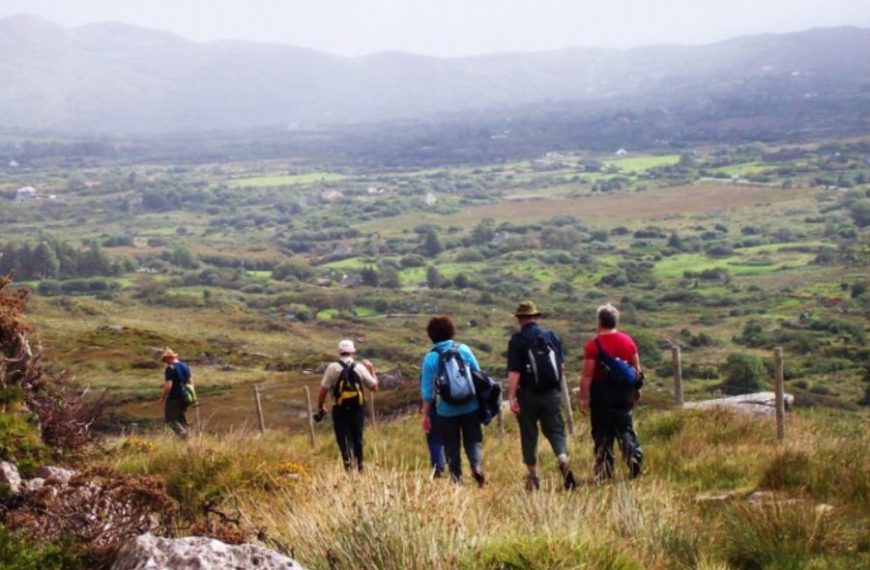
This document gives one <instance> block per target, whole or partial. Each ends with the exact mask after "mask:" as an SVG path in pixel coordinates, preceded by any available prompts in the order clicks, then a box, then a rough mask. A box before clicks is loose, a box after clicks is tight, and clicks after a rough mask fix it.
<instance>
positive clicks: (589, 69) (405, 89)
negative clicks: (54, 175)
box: [0, 16, 870, 133]
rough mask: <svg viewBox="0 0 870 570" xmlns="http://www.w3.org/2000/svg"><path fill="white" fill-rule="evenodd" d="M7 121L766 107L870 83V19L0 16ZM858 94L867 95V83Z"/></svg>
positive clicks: (103, 124)
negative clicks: (566, 43) (353, 22)
mask: <svg viewBox="0 0 870 570" xmlns="http://www.w3.org/2000/svg"><path fill="white" fill-rule="evenodd" d="M0 86H2V87H0V130H11V129H16V130H55V131H62V132H86V133H100V132H124V133H135V132H142V133H149V132H150V133H153V132H168V131H203V130H217V129H244V128H251V127H275V126H288V125H298V126H310V125H317V124H321V125H322V124H327V123H349V122H359V121H372V120H383V119H391V120H392V119H406V118H421V117H431V116H437V115H439V114H455V113H460V112H466V111H482V110H486V109H492V108H511V107H517V106H524V105H536V104H543V103H547V104H551V103H558V104H559V105H565V104H570V105H577V106H582V105H583V104H587V103H596V104H600V103H601V102H617V103H620V104H624V105H625V104H629V103H630V104H632V105H634V104H643V105H647V106H658V107H661V108H662V109H663V111H664V112H667V111H668V108H670V107H672V106H683V107H685V106H686V105H690V106H692V105H701V106H702V105H708V104H711V102H715V101H717V100H721V99H723V98H729V97H740V98H742V99H743V100H749V101H755V102H757V103H758V104H759V105H764V104H770V103H771V102H774V101H781V100H788V99H807V98H813V97H820V96H824V97H831V96H840V95H842V96H844V97H845V96H866V94H867V93H870V30H867V29H860V28H849V27H843V28H829V29H815V30H809V31H805V32H798V33H790V34H778V35H773V34H770V35H759V36H747V37H740V38H736V39H733V40H728V41H725V42H720V43H716V44H711V45H706V46H671V45H665V46H655V47H647V48H637V49H630V50H611V49H591V48H589V49H587V48H572V49H565V50H559V51H553V52H541V53H509V54H498V55H487V56H479V57H465V58H450V59H443V58H435V57H424V56H417V55H412V54H407V53H397V52H390V53H380V54H375V55H370V56H365V57H357V58H348V57H338V56H333V55H329V54H326V53H322V52H317V51H314V50H308V49H301V48H295V47H289V46H280V45H267V44H257V43H244V42H235V41H232V42H231V41H220V42H210V43H197V42H191V41H187V40H184V39H182V38H179V37H177V36H175V35H172V34H169V33H166V32H158V31H151V30H145V29H141V28H136V27H132V26H127V25H119V24H99V25H87V26H82V27H78V28H64V27H62V26H59V25H56V24H53V23H51V22H48V21H45V20H42V19H39V18H34V17H29V16H15V17H11V18H6V19H0ZM862 94H864V95H862Z"/></svg>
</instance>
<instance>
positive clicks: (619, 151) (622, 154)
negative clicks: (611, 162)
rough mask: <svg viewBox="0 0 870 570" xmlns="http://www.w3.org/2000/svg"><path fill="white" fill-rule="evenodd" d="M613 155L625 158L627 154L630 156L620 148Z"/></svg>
mask: <svg viewBox="0 0 870 570" xmlns="http://www.w3.org/2000/svg"><path fill="white" fill-rule="evenodd" d="M613 154H615V155H616V156H625V155H626V154H628V151H627V150H625V149H624V148H619V149H617V150H616V152H614V153H613Z"/></svg>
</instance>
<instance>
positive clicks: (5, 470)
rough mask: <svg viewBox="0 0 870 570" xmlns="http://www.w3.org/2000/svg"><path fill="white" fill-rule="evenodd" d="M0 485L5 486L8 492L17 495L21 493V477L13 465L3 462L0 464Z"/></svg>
mask: <svg viewBox="0 0 870 570" xmlns="http://www.w3.org/2000/svg"><path fill="white" fill-rule="evenodd" d="M0 484H2V485H5V486H6V488H7V489H8V490H9V492H10V493H11V494H13V495H17V494H18V493H19V492H21V475H19V474H18V467H16V466H15V464H14V463H9V462H8V461H3V462H2V463H0Z"/></svg>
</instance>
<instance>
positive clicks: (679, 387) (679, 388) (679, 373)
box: [671, 345, 684, 408]
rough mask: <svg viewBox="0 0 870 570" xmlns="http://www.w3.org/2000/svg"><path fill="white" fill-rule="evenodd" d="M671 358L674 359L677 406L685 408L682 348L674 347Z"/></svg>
mask: <svg viewBox="0 0 870 570" xmlns="http://www.w3.org/2000/svg"><path fill="white" fill-rule="evenodd" d="M671 356H672V357H673V359H674V397H675V398H676V399H677V405H678V406H679V407H681V408H682V407H683V403H684V400H683V361H682V359H681V357H680V347H679V346H677V345H674V346H673V347H672V348H671Z"/></svg>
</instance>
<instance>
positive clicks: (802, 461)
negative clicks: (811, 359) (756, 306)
mask: <svg viewBox="0 0 870 570" xmlns="http://www.w3.org/2000/svg"><path fill="white" fill-rule="evenodd" d="M507 420H508V421H507V422H506V427H507V431H506V434H505V435H504V436H503V437H499V436H498V431H497V429H496V428H495V425H493V426H491V427H488V428H487V429H486V433H485V452H484V453H485V457H484V464H485V469H486V472H487V485H486V486H485V487H484V488H483V489H477V487H476V485H475V484H474V483H473V481H470V480H469V481H466V483H465V485H462V486H455V485H452V484H450V483H449V482H448V481H446V480H436V481H432V480H430V478H429V469H428V457H427V455H426V447H425V442H424V438H423V434H422V431H421V430H420V427H419V418H418V417H417V416H413V417H408V418H405V419H401V420H398V421H395V422H391V423H388V424H382V425H379V426H377V427H375V428H369V429H368V430H367V432H366V437H367V454H368V456H369V457H368V463H367V465H368V470H367V471H366V472H365V473H364V474H362V475H357V474H351V475H347V474H345V473H344V472H343V471H342V469H341V466H340V461H339V460H338V457H337V448H336V446H335V444H334V441H333V438H332V436H331V433H330V431H329V426H327V425H320V426H318V437H317V446H316V447H315V448H314V449H313V450H309V448H308V443H307V441H306V438H304V437H302V436H298V437H297V436H290V437H288V436H287V435H286V434H284V433H282V432H276V431H270V432H269V433H267V434H266V435H265V436H259V435H254V434H252V433H250V432H247V433H245V432H234V433H231V434H227V435H225V436H223V437H221V438H215V437H213V436H205V437H202V438H198V439H194V440H193V441H191V442H190V443H189V444H184V443H180V442H178V441H175V440H174V439H171V438H169V437H153V438H152V437H148V438H141V437H129V438H121V439H116V440H114V441H113V442H112V443H111V444H110V447H111V448H112V451H110V452H109V453H108V454H107V455H106V456H105V457H103V458H102V459H100V460H99V463H101V464H105V465H107V466H109V467H110V468H112V469H115V470H118V471H120V472H122V473H132V474H156V475H160V476H161V477H164V478H165V479H166V480H167V484H168V489H169V492H170V494H172V495H173V496H175V497H176V498H178V499H179V501H180V502H181V505H182V507H183V509H186V516H187V517H189V518H190V519H191V520H198V521H200V523H199V524H200V526H199V527H198V528H203V527H205V528H210V529H211V531H212V532H214V533H217V534H218V535H220V534H221V533H223V534H224V535H228V536H229V535H232V534H233V533H234V532H238V531H239V529H241V531H242V533H247V534H249V535H252V534H257V535H259V536H260V538H261V539H262V540H265V541H266V542H267V544H270V545H272V546H274V547H277V548H279V549H281V550H283V551H285V552H290V553H292V554H293V555H295V556H296V558H297V559H298V560H299V561H300V562H302V563H303V564H305V565H306V566H308V567H311V568H379V569H405V568H436V569H446V568H475V569H478V568H480V569H482V568H492V569H495V568H499V569H504V568H540V569H549V568H590V569H592V568H598V569H612V568H625V569H629V568H650V569H672V568H708V569H713V568H721V569H724V568H745V569H750V568H842V569H846V568H858V567H861V566H864V565H867V564H868V563H870V534H868V528H870V518H868V513H870V456H868V451H867V450H868V449H870V445H868V444H870V435H868V432H867V425H866V423H865V422H856V421H855V420H854V419H853V418H852V417H850V416H849V415H842V414H838V413H827V412H824V413H821V412H820V413H801V414H797V415H790V416H789V417H788V422H789V423H788V440H787V442H786V443H785V444H784V445H778V444H777V443H776V436H775V428H774V425H773V422H772V420H765V421H758V420H751V419H746V418H744V417H740V416H734V415H731V414H728V413H724V412H709V413H699V412H689V411H676V410H672V411H665V410H650V409H645V408H642V409H641V410H640V413H639V414H638V421H637V423H638V431H639V434H640V438H641V441H642V443H643V445H644V451H645V453H646V456H647V467H646V472H645V474H644V475H643V477H642V478H641V479H639V480H636V481H626V480H624V479H622V478H621V477H618V478H617V480H616V481H614V482H613V483H610V484H606V485H603V486H595V485H593V484H591V482H588V479H589V477H587V475H591V462H592V457H591V447H592V444H591V440H590V437H589V436H588V434H587V431H588V426H587V425H586V424H585V423H582V422H583V420H582V419H581V424H580V425H581V429H580V433H579V435H578V437H576V438H573V439H572V443H571V447H572V450H571V451H572V459H573V463H574V467H575V469H576V470H577V472H578V474H580V475H581V476H582V477H583V478H585V479H586V480H587V482H586V483H584V484H583V485H581V486H580V487H579V488H578V489H577V490H575V491H574V492H565V491H562V490H561V488H560V487H559V480H558V476H557V470H556V466H555V462H554V460H553V458H552V457H551V455H550V453H549V451H548V450H547V449H542V451H541V453H540V457H541V461H542V469H543V471H542V474H543V481H544V485H543V489H542V491H540V492H537V493H533V494H529V493H526V492H525V491H524V490H523V484H522V476H523V473H524V467H523V466H522V464H521V457H520V452H519V437H518V433H517V429H516V426H515V420H513V418H507ZM469 479H470V478H469ZM757 490H764V491H769V492H770V494H769V496H767V497H766V498H765V499H764V500H762V501H752V500H747V497H748V496H750V495H751V494H752V493H753V492H755V491H757ZM705 496H708V497H707V498H705ZM715 496H720V498H716V497H715ZM711 497H712V498H711ZM203 502H208V504H209V505H211V508H213V509H215V510H217V511H220V512H224V513H227V514H230V515H231V516H234V517H237V518H238V520H239V525H233V524H229V525H226V524H223V525H222V524H221V523H220V517H219V516H215V515H205V518H208V519H210V521H211V522H208V523H205V522H202V519H203V514H202V511H201V510H200V506H201V505H202V504H203ZM820 505H827V506H820Z"/></svg>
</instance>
